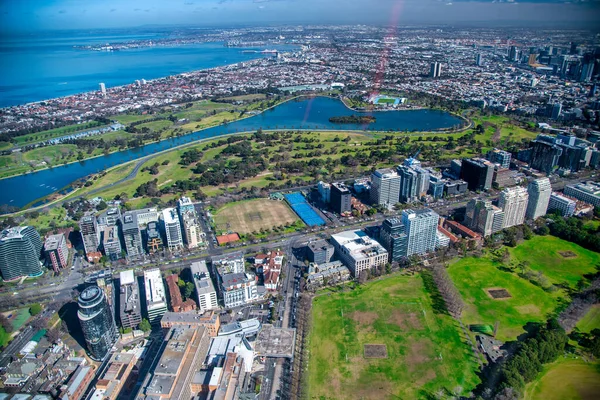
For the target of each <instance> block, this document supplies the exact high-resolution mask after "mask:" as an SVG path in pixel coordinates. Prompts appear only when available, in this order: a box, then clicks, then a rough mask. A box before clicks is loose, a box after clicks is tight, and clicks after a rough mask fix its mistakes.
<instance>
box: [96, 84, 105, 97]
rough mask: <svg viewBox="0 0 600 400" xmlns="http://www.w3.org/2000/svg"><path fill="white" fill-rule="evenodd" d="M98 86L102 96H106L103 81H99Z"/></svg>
mask: <svg viewBox="0 0 600 400" xmlns="http://www.w3.org/2000/svg"><path fill="white" fill-rule="evenodd" d="M98 86H100V93H102V96H106V85H105V84H104V82H100V84H99V85H98Z"/></svg>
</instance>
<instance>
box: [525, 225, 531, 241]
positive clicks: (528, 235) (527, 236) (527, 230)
mask: <svg viewBox="0 0 600 400" xmlns="http://www.w3.org/2000/svg"><path fill="white" fill-rule="evenodd" d="M532 237H533V232H532V230H531V228H530V227H528V226H527V225H523V239H525V240H529V239H531V238H532Z"/></svg>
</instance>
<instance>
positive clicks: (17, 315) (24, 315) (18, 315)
mask: <svg viewBox="0 0 600 400" xmlns="http://www.w3.org/2000/svg"><path fill="white" fill-rule="evenodd" d="M13 314H14V316H13V318H11V321H10V322H11V324H12V326H13V329H14V330H15V331H16V330H19V329H21V327H22V326H23V325H24V324H25V322H27V320H28V319H29V317H31V314H29V309H28V308H20V309H18V310H15V311H14V312H13Z"/></svg>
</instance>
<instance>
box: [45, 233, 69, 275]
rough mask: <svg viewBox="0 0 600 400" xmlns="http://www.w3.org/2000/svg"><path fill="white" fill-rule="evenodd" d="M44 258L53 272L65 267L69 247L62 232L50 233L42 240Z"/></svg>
mask: <svg viewBox="0 0 600 400" xmlns="http://www.w3.org/2000/svg"><path fill="white" fill-rule="evenodd" d="M44 258H45V259H46V262H47V263H48V264H49V265H51V266H52V269H53V270H54V272H59V271H60V270H61V269H63V268H66V267H67V263H68V261H69V247H67V239H66V238H65V235H63V234H62V233H60V234H58V235H50V236H48V237H47V238H46V240H45V241H44Z"/></svg>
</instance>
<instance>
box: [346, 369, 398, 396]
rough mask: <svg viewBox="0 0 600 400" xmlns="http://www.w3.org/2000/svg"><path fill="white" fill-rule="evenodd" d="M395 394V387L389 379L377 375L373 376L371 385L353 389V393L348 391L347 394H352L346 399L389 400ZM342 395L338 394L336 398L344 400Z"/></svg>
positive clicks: (382, 375)
mask: <svg viewBox="0 0 600 400" xmlns="http://www.w3.org/2000/svg"><path fill="white" fill-rule="evenodd" d="M393 392H394V387H393V385H392V383H391V382H390V381H389V378H388V377H387V376H385V375H384V374H377V375H375V376H373V379H372V381H371V384H369V385H360V386H359V387H358V388H353V390H352V391H351V392H348V391H346V394H347V393H352V395H351V396H349V397H346V398H352V399H368V400H380V399H387V398H389V397H390V393H393ZM340 394H341V392H338V393H337V396H336V398H343V397H342V396H341V395H340Z"/></svg>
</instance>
